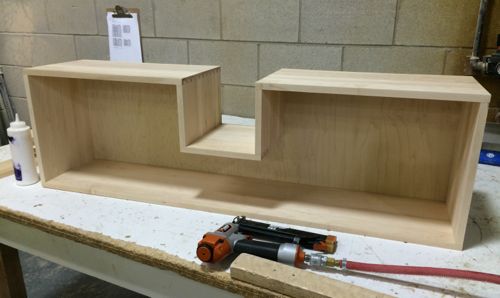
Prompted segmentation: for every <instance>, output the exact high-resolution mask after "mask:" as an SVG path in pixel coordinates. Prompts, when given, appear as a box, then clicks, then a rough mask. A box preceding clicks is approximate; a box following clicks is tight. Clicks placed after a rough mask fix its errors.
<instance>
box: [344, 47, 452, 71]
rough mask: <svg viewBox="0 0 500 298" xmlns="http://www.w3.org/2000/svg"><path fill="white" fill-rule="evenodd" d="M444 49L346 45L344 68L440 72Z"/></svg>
mask: <svg viewBox="0 0 500 298" xmlns="http://www.w3.org/2000/svg"><path fill="white" fill-rule="evenodd" d="M444 56H445V50H444V49H440V48H428V47H362V46H348V47H345V48H344V63H343V70H345V71H361V72H392V73H422V74H441V73H442V71H443V63H444Z"/></svg>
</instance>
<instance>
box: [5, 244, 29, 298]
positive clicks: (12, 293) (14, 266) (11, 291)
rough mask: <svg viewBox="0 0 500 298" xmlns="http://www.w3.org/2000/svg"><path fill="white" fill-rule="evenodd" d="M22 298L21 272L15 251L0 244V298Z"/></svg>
mask: <svg viewBox="0 0 500 298" xmlns="http://www.w3.org/2000/svg"><path fill="white" fill-rule="evenodd" d="M18 297H19V298H24V297H26V288H25V286H24V279H23V271H22V269H21V263H20V262H19V254H18V253H17V249H15V248H12V247H10V246H6V245H3V244H1V243H0V298H18Z"/></svg>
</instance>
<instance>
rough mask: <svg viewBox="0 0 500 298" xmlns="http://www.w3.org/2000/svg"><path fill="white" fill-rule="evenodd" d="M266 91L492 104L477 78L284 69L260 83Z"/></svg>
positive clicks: (258, 84)
mask: <svg viewBox="0 0 500 298" xmlns="http://www.w3.org/2000/svg"><path fill="white" fill-rule="evenodd" d="M256 85H257V86H260V88H262V89H264V90H275V91H293V92H311V93H312V92H314V93H332V94H345V95H362V96H372V97H375V96H378V97H397V98H416V99H429V100H449V101H466V102H489V101H490V94H489V93H488V91H486V89H484V88H483V87H482V86H481V85H480V84H479V83H478V82H477V81H476V80H475V79H474V78H473V77H469V76H444V75H420V74H387V73H364V72H346V71H320V70H304V69H281V70H279V71H277V72H275V73H273V74H271V75H269V76H267V77H265V78H263V79H261V80H259V81H257V83H256Z"/></svg>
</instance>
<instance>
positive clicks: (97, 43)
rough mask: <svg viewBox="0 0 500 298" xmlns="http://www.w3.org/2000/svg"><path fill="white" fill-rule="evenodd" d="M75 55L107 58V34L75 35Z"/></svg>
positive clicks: (78, 56)
mask: <svg viewBox="0 0 500 298" xmlns="http://www.w3.org/2000/svg"><path fill="white" fill-rule="evenodd" d="M75 46H76V57H77V58H78V59H93V60H109V44H108V37H107V36H84V35H77V36H75Z"/></svg>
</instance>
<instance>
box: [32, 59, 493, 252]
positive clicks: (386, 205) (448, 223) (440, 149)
mask: <svg viewBox="0 0 500 298" xmlns="http://www.w3.org/2000/svg"><path fill="white" fill-rule="evenodd" d="M108 66H109V68H108ZM25 80H26V82H27V84H26V85H27V93H28V98H29V105H30V113H31V116H32V119H33V120H34V121H33V122H34V132H35V140H36V145H37V147H38V152H39V157H40V170H41V174H42V182H43V183H44V185H45V186H48V187H52V188H58V189H63V190H70V191H79V192H84V193H92V194H98V195H105V196H113V197H118V198H126V199H135V200H141V201H147V202H153V203H158V204H168V205H173V206H179V207H187V208H195V209H201V210H207V211H217V212H223V213H228V214H246V215H248V216H253V217H256V218H261V219H269V220H276V221H282V222H290V223H297V224H304V225H309V226H317V227H322V228H330V229H337V230H340V231H346V232H354V233H362V234H366V235H371V236H378V237H385V238H389V239H395V240H403V241H412V242H418V243H424V244H429V245H436V246H442V247H449V248H458V249H460V248H462V245H463V239H464V233H465V225H466V222H467V215H468V211H469V206H470V197H471V191H472V181H473V178H474V175H475V165H476V162H477V155H478V152H479V148H480V144H481V137H482V130H483V128H484V121H485V119H484V118H485V115H486V110H487V102H488V99H489V94H488V93H487V92H486V91H485V90H484V89H483V88H482V87H481V86H480V85H479V84H478V83H477V82H475V81H474V80H473V79H472V78H466V77H452V76H424V75H393V74H367V73H342V72H325V71H305V70H280V71H278V72H276V73H275V74H272V75H270V76H268V77H266V78H264V79H262V80H261V81H259V82H257V84H256V103H255V106H256V125H255V127H245V126H239V125H226V124H221V123H220V120H221V119H220V87H219V83H220V69H219V68H218V67H213V66H184V65H155V64H151V65H148V64H142V65H140V66H138V65H131V64H126V63H109V64H107V63H105V62H102V61H101V62H95V61H76V62H69V63H62V64H58V65H49V66H42V67H36V68H33V69H29V70H27V71H26V76H25ZM360 223H361V224H360Z"/></svg>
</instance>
